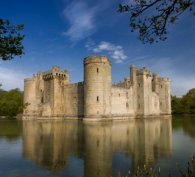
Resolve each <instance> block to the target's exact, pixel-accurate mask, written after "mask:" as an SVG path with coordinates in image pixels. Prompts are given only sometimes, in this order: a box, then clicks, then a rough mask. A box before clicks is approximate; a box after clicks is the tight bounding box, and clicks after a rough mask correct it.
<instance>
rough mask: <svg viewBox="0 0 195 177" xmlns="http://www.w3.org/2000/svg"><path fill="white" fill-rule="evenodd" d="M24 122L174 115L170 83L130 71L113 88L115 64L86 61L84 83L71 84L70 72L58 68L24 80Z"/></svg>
mask: <svg viewBox="0 0 195 177" xmlns="http://www.w3.org/2000/svg"><path fill="white" fill-rule="evenodd" d="M24 102H25V103H29V106H28V107H27V108H26V109H25V110H24V118H29V117H34V118H37V117H40V118H52V119H53V118H56V117H82V118H85V119H87V118H88V119H90V118H91V119H93V118H98V119H101V118H112V117H136V116H140V117H143V116H153V115H166V114H171V103H170V80H169V79H167V78H159V77H158V75H157V74H153V75H152V73H151V72H150V71H148V70H146V68H142V69H140V70H137V68H136V67H135V66H134V65H131V67H130V75H129V77H127V78H125V79H124V81H123V82H120V83H117V84H112V79H111V62H110V61H109V60H108V59H107V58H106V57H105V56H102V57H98V56H92V57H87V58H85V59H84V81H83V82H79V83H75V84H73V83H71V82H70V81H69V74H68V72H67V71H66V70H65V71H62V70H60V68H59V67H57V66H54V67H53V68H52V69H51V70H50V71H47V72H43V73H37V74H36V75H34V76H33V77H32V78H30V79H25V80H24Z"/></svg>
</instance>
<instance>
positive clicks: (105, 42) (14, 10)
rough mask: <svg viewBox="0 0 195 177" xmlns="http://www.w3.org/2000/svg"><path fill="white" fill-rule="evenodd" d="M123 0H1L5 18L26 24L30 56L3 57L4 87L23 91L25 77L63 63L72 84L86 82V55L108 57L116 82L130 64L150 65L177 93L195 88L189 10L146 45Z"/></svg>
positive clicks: (194, 31)
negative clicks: (157, 39) (157, 40)
mask: <svg viewBox="0 0 195 177" xmlns="http://www.w3.org/2000/svg"><path fill="white" fill-rule="evenodd" d="M121 2H122V1H121V0H98V1H93V0H0V18H2V19H9V21H10V22H11V23H12V24H15V25H17V24H24V31H23V33H24V34H25V39H24V41H23V45H24V47H25V55H23V56H22V57H21V58H20V57H16V58H14V59H13V60H11V61H1V60H0V83H2V85H3V86H2V88H3V89H6V90H9V89H14V88H20V89H21V90H23V87H24V84H23V80H24V78H28V77H32V75H33V73H37V72H38V71H46V70H49V69H50V68H51V67H52V66H54V65H57V66H60V68H61V69H63V70H64V69H67V70H68V71H69V73H70V79H71V81H72V82H78V81H83V58H85V57H87V56H90V55H105V56H107V57H108V58H109V59H110V60H111V62H112V81H113V83H114V82H118V81H122V80H123V78H124V77H127V76H129V73H130V71H129V66H130V65H131V64H134V65H136V66H137V68H142V67H146V68H147V69H148V70H151V71H152V72H155V73H158V74H159V76H161V77H169V78H170V80H171V94H172V95H177V96H181V95H184V94H185V93H186V92H187V91H188V90H189V89H191V88H195V16H193V15H192V14H190V13H188V12H186V13H185V14H183V15H182V16H180V18H179V20H178V21H177V22H176V24H175V25H173V26H171V27H169V31H168V39H167V40H166V41H165V42H160V43H157V44H153V45H150V44H143V43H142V42H141V41H139V39H138V34H137V33H136V32H134V33H132V32H131V30H130V27H129V14H127V13H124V14H121V13H118V12H117V8H118V4H119V3H121Z"/></svg>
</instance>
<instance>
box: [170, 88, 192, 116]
mask: <svg viewBox="0 0 195 177" xmlns="http://www.w3.org/2000/svg"><path fill="white" fill-rule="evenodd" d="M171 105H172V106H171V107H172V113H173V114H195V88H193V89H191V90H189V91H188V93H187V94H185V95H184V96H183V97H176V96H172V97H171Z"/></svg>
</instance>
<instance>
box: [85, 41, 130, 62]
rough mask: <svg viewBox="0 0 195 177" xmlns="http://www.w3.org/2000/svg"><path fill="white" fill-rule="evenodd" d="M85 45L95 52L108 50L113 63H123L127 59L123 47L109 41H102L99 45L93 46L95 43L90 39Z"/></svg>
mask: <svg viewBox="0 0 195 177" xmlns="http://www.w3.org/2000/svg"><path fill="white" fill-rule="evenodd" d="M85 47H86V48H87V49H88V50H91V51H93V52H95V53H100V52H103V51H106V52H108V54H109V55H110V56H111V58H113V59H114V60H115V63H123V62H124V61H125V60H126V59H127V56H126V55H125V53H124V50H123V47H122V46H120V45H114V44H112V43H110V42H105V41H102V42H100V44H99V45H97V46H95V44H94V43H92V42H91V41H90V42H88V43H87V44H86V45H85Z"/></svg>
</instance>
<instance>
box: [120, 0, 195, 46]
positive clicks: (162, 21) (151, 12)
mask: <svg viewBox="0 0 195 177" xmlns="http://www.w3.org/2000/svg"><path fill="white" fill-rule="evenodd" d="M129 2H130V4H119V7H118V11H119V12H128V13H130V27H131V29H132V32H133V31H134V30H138V32H139V39H140V40H141V41H142V42H143V43H150V44H151V43H153V42H158V41H164V40H166V39H167V26H168V24H174V23H175V22H176V21H177V19H178V17H179V16H180V15H181V14H182V13H183V12H185V11H186V10H189V11H191V12H192V13H193V14H195V12H194V7H195V0H129Z"/></svg>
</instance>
